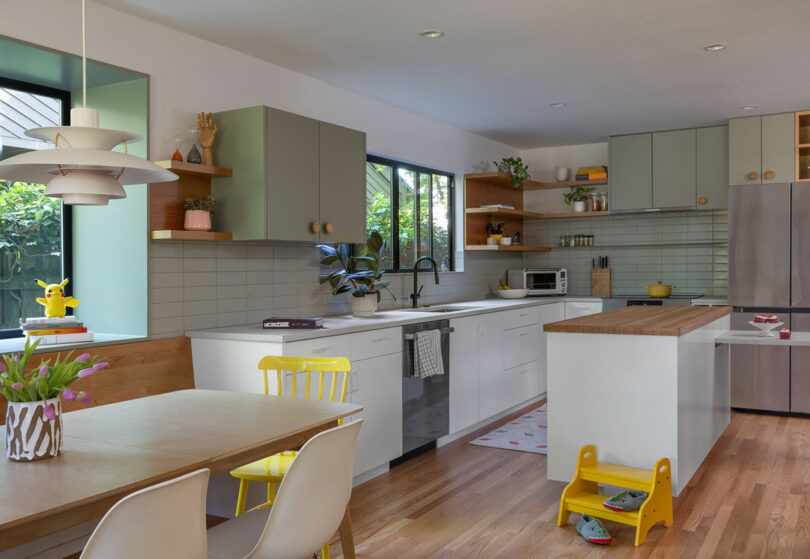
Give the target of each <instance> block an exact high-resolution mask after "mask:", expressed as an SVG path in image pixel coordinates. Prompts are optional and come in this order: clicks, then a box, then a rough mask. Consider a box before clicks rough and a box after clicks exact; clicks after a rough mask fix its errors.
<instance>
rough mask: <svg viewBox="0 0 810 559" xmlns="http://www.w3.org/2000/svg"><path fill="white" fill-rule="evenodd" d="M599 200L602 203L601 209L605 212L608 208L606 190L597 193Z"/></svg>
mask: <svg viewBox="0 0 810 559" xmlns="http://www.w3.org/2000/svg"><path fill="white" fill-rule="evenodd" d="M599 201H600V202H601V204H602V211H603V212H605V211H607V209H608V194H607V192H600V193H599Z"/></svg>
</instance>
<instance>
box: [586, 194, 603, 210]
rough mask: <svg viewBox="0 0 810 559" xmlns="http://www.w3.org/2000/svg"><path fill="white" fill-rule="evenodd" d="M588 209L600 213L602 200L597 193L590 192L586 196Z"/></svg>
mask: <svg viewBox="0 0 810 559" xmlns="http://www.w3.org/2000/svg"><path fill="white" fill-rule="evenodd" d="M588 207H589V208H590V210H591V211H592V212H599V211H602V198H601V197H600V196H599V193H598V192H591V193H590V195H589V196H588Z"/></svg>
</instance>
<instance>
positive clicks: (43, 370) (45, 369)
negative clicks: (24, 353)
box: [39, 365, 48, 378]
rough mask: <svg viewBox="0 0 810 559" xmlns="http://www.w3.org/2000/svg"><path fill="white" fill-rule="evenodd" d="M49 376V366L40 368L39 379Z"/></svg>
mask: <svg viewBox="0 0 810 559" xmlns="http://www.w3.org/2000/svg"><path fill="white" fill-rule="evenodd" d="M47 376H48V366H47V365H43V366H42V367H40V368H39V378H45V377H47Z"/></svg>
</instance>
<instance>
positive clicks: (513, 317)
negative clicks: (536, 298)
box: [503, 307, 541, 330]
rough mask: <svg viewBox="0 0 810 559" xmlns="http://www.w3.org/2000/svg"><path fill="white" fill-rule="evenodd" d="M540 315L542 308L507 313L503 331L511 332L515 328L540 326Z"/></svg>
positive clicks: (529, 308)
mask: <svg viewBox="0 0 810 559" xmlns="http://www.w3.org/2000/svg"><path fill="white" fill-rule="evenodd" d="M540 314H541V310H540V307H526V308H523V309H515V310H513V311H506V312H505V313H504V319H503V329H504V330H511V329H513V328H521V327H523V326H529V325H530V324H540Z"/></svg>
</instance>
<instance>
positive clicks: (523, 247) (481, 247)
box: [464, 245, 551, 252]
mask: <svg viewBox="0 0 810 559" xmlns="http://www.w3.org/2000/svg"><path fill="white" fill-rule="evenodd" d="M464 250H496V251H497V250H506V251H510V250H511V251H513V252H548V251H550V250H551V247H535V246H526V245H508V246H506V245H465V246H464Z"/></svg>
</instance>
